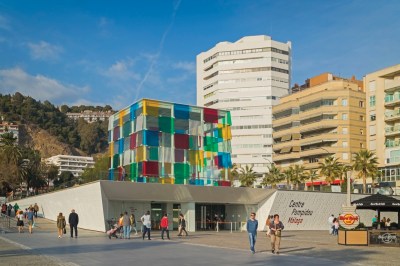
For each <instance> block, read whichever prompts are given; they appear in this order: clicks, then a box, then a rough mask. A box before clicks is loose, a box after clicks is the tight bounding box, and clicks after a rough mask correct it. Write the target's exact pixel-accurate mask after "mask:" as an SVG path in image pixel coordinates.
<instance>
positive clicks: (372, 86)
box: [368, 80, 376, 91]
mask: <svg viewBox="0 0 400 266" xmlns="http://www.w3.org/2000/svg"><path fill="white" fill-rule="evenodd" d="M375 84H376V83H375V80H373V81H370V82H369V84H368V89H369V91H375Z"/></svg>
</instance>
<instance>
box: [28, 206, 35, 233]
mask: <svg viewBox="0 0 400 266" xmlns="http://www.w3.org/2000/svg"><path fill="white" fill-rule="evenodd" d="M34 216H35V215H34V211H33V208H29V210H28V213H27V214H26V219H28V226H29V234H32V228H33V223H34V220H33V217H34Z"/></svg>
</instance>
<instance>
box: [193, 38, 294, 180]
mask: <svg viewBox="0 0 400 266" xmlns="http://www.w3.org/2000/svg"><path fill="white" fill-rule="evenodd" d="M290 73H291V43H290V42H287V43H281V42H277V41H274V40H272V39H271V37H269V36H265V35H260V36H248V37H244V38H242V39H240V40H238V41H236V42H234V43H231V42H220V43H218V44H217V45H216V46H215V47H213V48H211V49H210V50H208V51H206V52H202V53H200V54H199V55H198V56H197V105H199V106H205V107H211V108H217V109H224V110H229V111H231V115H232V162H233V163H236V164H237V165H238V166H245V165H250V164H251V165H253V166H254V168H253V170H254V171H255V172H258V173H265V172H267V166H268V165H269V164H270V163H272V142H273V138H272V106H273V105H275V104H277V103H278V100H279V98H280V97H282V96H284V95H287V94H288V92H289V88H290Z"/></svg>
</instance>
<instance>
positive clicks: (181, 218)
mask: <svg viewBox="0 0 400 266" xmlns="http://www.w3.org/2000/svg"><path fill="white" fill-rule="evenodd" d="M178 225H179V231H178V236H182V232H183V231H185V236H188V235H189V234H188V232H187V231H186V220H185V217H184V216H183V214H182V213H180V214H179V223H178Z"/></svg>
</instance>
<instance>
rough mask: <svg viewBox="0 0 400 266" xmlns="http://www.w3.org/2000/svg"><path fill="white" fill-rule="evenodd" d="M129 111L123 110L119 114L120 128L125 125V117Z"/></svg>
mask: <svg viewBox="0 0 400 266" xmlns="http://www.w3.org/2000/svg"><path fill="white" fill-rule="evenodd" d="M126 112H127V110H126V109H125V110H121V112H119V126H120V127H122V125H123V124H124V120H123V119H124V116H125V115H126Z"/></svg>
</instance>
